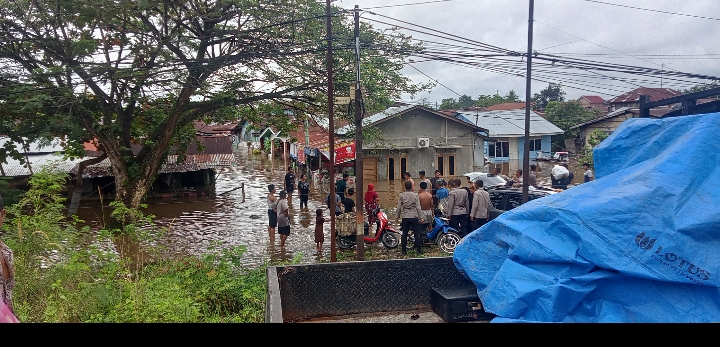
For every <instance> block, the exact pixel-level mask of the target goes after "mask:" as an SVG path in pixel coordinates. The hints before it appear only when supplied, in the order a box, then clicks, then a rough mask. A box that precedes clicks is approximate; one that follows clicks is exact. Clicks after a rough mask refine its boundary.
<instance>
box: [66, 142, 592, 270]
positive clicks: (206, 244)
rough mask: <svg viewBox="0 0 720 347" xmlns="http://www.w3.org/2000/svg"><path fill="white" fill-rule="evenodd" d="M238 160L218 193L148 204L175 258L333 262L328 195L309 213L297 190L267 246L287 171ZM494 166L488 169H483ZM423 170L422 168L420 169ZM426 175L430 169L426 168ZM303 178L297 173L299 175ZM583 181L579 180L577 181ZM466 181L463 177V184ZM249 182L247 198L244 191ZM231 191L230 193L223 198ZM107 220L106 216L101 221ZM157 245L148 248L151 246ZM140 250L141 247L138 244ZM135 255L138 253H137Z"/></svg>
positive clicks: (92, 213)
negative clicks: (319, 232)
mask: <svg viewBox="0 0 720 347" xmlns="http://www.w3.org/2000/svg"><path fill="white" fill-rule="evenodd" d="M236 159H237V162H236V164H235V165H233V166H232V167H230V168H225V169H223V170H221V171H220V172H219V173H218V175H217V180H216V195H215V196H211V197H205V198H173V199H167V200H163V199H153V200H149V201H148V202H147V204H148V208H147V209H145V210H144V212H145V214H152V215H154V216H155V223H156V224H157V225H158V226H160V227H164V228H166V230H167V231H166V233H165V235H163V236H162V237H161V238H160V239H159V240H157V242H158V243H160V244H161V245H162V246H164V247H165V248H166V249H167V250H168V251H169V252H170V253H171V254H176V255H196V256H200V255H202V254H206V253H208V252H210V251H213V250H212V249H213V248H218V247H219V248H220V249H229V248H232V247H236V246H245V247H247V250H246V252H245V254H244V255H243V258H242V260H243V263H244V264H245V265H248V266H256V265H261V264H263V263H265V262H266V261H268V260H269V261H273V262H274V261H283V262H287V261H292V260H299V261H302V262H304V263H314V262H317V261H319V260H320V259H322V258H323V257H328V258H329V253H330V252H329V249H330V239H329V235H330V233H329V229H330V227H329V224H330V223H326V224H325V235H326V237H325V241H326V242H325V244H324V245H323V252H322V254H317V252H316V250H315V242H314V228H315V210H316V209H317V208H322V209H323V210H324V211H325V212H324V216H325V217H329V215H328V211H327V208H326V207H325V203H324V200H325V197H326V196H327V195H326V194H327V193H325V192H323V191H322V190H320V189H319V188H318V187H314V186H312V185H311V195H310V201H309V203H308V210H307V211H301V210H300V208H299V205H300V201H299V199H298V197H297V191H296V192H295V194H294V196H293V199H292V204H291V205H290V219H291V234H290V236H289V237H288V238H287V241H286V245H285V247H284V248H280V247H279V243H280V237H279V235H276V237H275V243H274V244H270V243H269V237H268V231H267V226H268V224H267V223H268V218H267V203H266V196H267V185H268V184H275V186H276V187H278V191H279V189H281V187H282V186H283V181H284V175H285V170H284V169H283V168H284V167H285V166H284V161H283V159H282V158H275V159H274V160H270V159H269V158H268V157H267V156H266V155H252V154H250V153H249V152H248V150H247V148H245V147H244V145H243V144H240V147H239V149H238V150H237V152H236ZM537 164H538V166H539V172H538V173H537V176H538V183H539V184H540V185H546V186H550V179H549V174H550V170H551V168H552V167H553V165H554V164H553V163H547V162H539V163H537ZM518 165H520V166H521V165H522V163H517V162H515V163H514V162H510V163H503V164H498V166H499V167H501V168H502V171H503V173H504V174H506V175H508V176H511V177H512V176H513V174H512V173H514V170H515V169H516V168H517V167H518ZM569 166H570V168H571V169H573V172H574V173H575V177H576V179H575V182H576V184H579V183H580V182H581V181H582V174H583V173H582V170H581V169H577V168H575V164H574V163H571V164H570V165H569ZM491 167H494V166H492V165H489V166H486V167H485V171H486V172H487V170H490V169H491ZM421 169H422V168H418V170H417V171H419V170H421ZM426 171H428V172H429V171H430V170H427V169H426ZM297 176H298V177H299V174H298V175H297ZM578 177H579V179H578ZM465 182H466V180H464V179H463V185H465ZM243 183H244V184H245V199H244V201H243V192H242V190H240V189H237V190H233V189H235V188H237V187H240V186H241V185H242V184H243ZM402 184H403V181H399V180H398V181H392V182H378V183H377V184H376V190H377V191H378V194H379V196H380V205H381V207H382V208H384V209H386V211H388V215H389V217H390V219H391V221H392V220H393V219H394V213H395V211H394V208H395V206H396V204H397V196H398V195H399V194H400V192H401V190H402ZM224 192H228V193H226V194H222V193H224ZM109 212H110V208H109V207H108V206H107V204H105V206H101V204H100V203H99V202H84V203H83V204H81V207H80V210H79V212H78V215H79V217H80V218H81V219H83V220H85V221H87V222H88V224H90V225H91V226H92V227H93V228H94V229H98V228H99V227H100V225H101V222H102V221H103V220H106V221H107V220H109ZM103 216H104V217H103ZM153 245H155V243H149V244H144V247H153ZM135 247H137V246H135ZM135 251H137V250H135Z"/></svg>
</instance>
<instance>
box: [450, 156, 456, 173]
mask: <svg viewBox="0 0 720 347" xmlns="http://www.w3.org/2000/svg"><path fill="white" fill-rule="evenodd" d="M448 171H449V172H448V174H449V175H450V176H455V156H454V155H451V156H448Z"/></svg>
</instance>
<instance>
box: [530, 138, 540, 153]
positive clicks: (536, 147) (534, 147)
mask: <svg viewBox="0 0 720 347" xmlns="http://www.w3.org/2000/svg"><path fill="white" fill-rule="evenodd" d="M530 150H531V151H542V139H530Z"/></svg>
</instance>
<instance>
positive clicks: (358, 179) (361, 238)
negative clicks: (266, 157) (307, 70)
mask: <svg viewBox="0 0 720 347" xmlns="http://www.w3.org/2000/svg"><path fill="white" fill-rule="evenodd" d="M360 98H362V91H361V90H360V7H359V6H358V5H355V221H356V222H357V260H365V221H364V219H363V201H364V200H365V199H364V197H365V194H364V192H363V191H364V190H363V152H362V121H363V119H362V117H363V114H362V109H361V108H362V102H361V100H360ZM366 212H367V213H368V214H370V213H372V211H366Z"/></svg>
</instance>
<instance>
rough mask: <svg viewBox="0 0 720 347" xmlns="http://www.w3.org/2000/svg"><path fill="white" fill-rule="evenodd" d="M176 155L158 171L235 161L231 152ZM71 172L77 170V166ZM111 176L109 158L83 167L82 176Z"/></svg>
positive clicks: (211, 166) (196, 168)
mask: <svg viewBox="0 0 720 347" xmlns="http://www.w3.org/2000/svg"><path fill="white" fill-rule="evenodd" d="M177 160H178V156H177V155H169V156H168V158H167V160H166V161H165V164H163V166H162V168H161V169H160V173H172V172H190V171H199V170H204V169H219V168H223V167H230V166H232V164H233V163H234V162H235V156H234V155H233V154H193V155H187V156H186V157H185V160H184V161H183V162H182V163H179V164H178V163H177ZM72 172H74V173H75V172H77V167H75V168H73V171H72ZM109 176H113V173H112V164H111V163H110V159H105V160H103V161H101V162H99V163H97V164H95V165H91V166H88V167H86V168H85V171H84V172H83V178H94V177H109Z"/></svg>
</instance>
